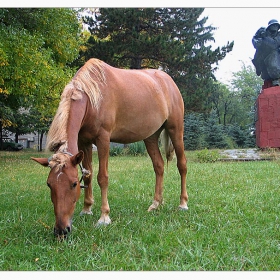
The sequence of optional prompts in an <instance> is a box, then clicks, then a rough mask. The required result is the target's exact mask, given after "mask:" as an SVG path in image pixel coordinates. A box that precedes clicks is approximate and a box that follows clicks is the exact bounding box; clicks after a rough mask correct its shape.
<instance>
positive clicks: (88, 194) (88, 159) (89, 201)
mask: <svg viewBox="0 0 280 280" xmlns="http://www.w3.org/2000/svg"><path fill="white" fill-rule="evenodd" d="M83 150H84V159H83V168H85V169H86V170H88V171H89V172H90V174H89V175H88V176H87V175H85V176H83V181H84V187H85V197H84V207H83V210H82V211H81V213H80V215H84V214H89V215H92V212H91V207H92V205H93V203H94V199H93V195H92V176H93V174H92V145H91V144H90V145H88V146H87V148H84V149H83Z"/></svg>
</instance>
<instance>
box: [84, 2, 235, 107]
mask: <svg viewBox="0 0 280 280" xmlns="http://www.w3.org/2000/svg"><path fill="white" fill-rule="evenodd" d="M203 10H204V9H203V8H155V9H153V8H144V9H143V8H142V9H140V8H106V9H105V8H104V9H100V10H99V11H98V12H96V13H95V15H94V17H86V18H85V23H86V24H88V26H89V30H90V32H91V34H92V36H91V37H90V38H89V40H88V43H87V45H86V47H87V48H86V51H85V52H84V53H82V54H81V55H82V56H84V60H87V59H89V58H91V57H97V58H99V59H102V60H104V61H105V62H107V63H109V64H111V65H113V66H116V67H122V68H131V69H140V68H159V67H160V68H161V69H163V70H164V71H166V72H167V73H168V74H170V76H171V77H172V78H173V79H174V81H175V82H176V84H177V85H178V87H179V88H180V91H181V93H182V95H183V98H184V101H185V108H186V111H199V110H203V109H205V108H204V107H203V106H204V100H205V99H206V97H207V96H208V94H209V91H210V89H211V87H212V83H213V79H214V75H213V73H212V72H213V71H214V69H212V65H213V64H214V63H218V62H219V61H220V60H222V59H223V58H224V57H225V56H226V54H227V53H228V52H230V51H231V50H232V47H233V42H232V43H228V44H227V45H226V46H223V47H221V48H220V47H218V48H217V49H215V50H212V49H211V45H209V46H206V43H209V42H211V41H214V38H213V33H212V32H213V31H214V30H215V29H216V28H215V27H212V26H205V24H206V21H207V17H204V18H202V19H199V17H200V15H201V14H202V12H203Z"/></svg>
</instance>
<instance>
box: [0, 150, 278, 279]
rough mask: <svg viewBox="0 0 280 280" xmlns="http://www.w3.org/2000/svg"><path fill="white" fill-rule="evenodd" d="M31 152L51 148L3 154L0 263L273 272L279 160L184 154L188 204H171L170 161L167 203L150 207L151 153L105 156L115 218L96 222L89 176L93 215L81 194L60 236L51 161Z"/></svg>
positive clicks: (10, 267)
mask: <svg viewBox="0 0 280 280" xmlns="http://www.w3.org/2000/svg"><path fill="white" fill-rule="evenodd" d="M193 153H195V152H193ZM31 156H33V157H41V156H45V157H49V156H50V154H42V153H34V152H33V153H24V152H19V153H16V154H13V153H8V152H0V185H1V195H2V198H3V199H2V200H1V205H0V211H1V216H0V223H1V227H0V244H1V254H0V267H1V271H121V270H122V271H278V270H279V267H280V259H279V239H280V235H279V226H280V223H279V176H278V170H279V161H278V160H276V161H252V162H238V163H232V162H215V163H198V162H195V161H192V160H191V158H193V157H194V156H193V155H192V152H188V153H187V156H188V158H189V161H188V167H189V169H188V170H189V172H188V193H189V210H188V211H186V212H184V211H179V210H177V207H178V204H179V196H180V191H179V189H180V187H179V184H180V178H179V175H178V172H177V168H176V161H173V162H171V163H170V164H169V166H168V172H166V173H165V180H164V184H165V190H164V199H165V204H164V205H163V206H162V207H161V208H160V209H159V210H158V211H155V212H149V213H148V212H147V208H148V206H149V205H150V203H151V202H152V200H153V193H154V172H153V168H152V165H151V162H150V159H149V158H147V157H137V158H136V157H128V156H126V157H113V158H110V161H109V178H110V179H109V182H110V187H109V203H110V207H111V218H112V224H111V225H109V226H107V227H96V226H95V223H96V221H97V220H98V218H99V215H100V204H101V199H100V190H99V188H98V187H97V184H96V182H95V181H96V180H94V187H93V194H94V196H95V205H94V207H93V209H92V211H93V215H92V216H79V212H80V211H81V209H82V207H83V194H82V196H81V198H80V200H79V201H77V206H76V211H75V214H74V217H73V232H72V234H71V235H70V236H69V238H68V240H66V241H65V242H57V241H56V240H55V239H54V237H53V230H52V229H53V224H54V213H53V207H52V203H51V199H50V194H49V190H48V188H47V186H46V178H47V176H48V173H49V169H48V168H44V167H41V166H39V165H38V166H37V165H36V163H34V162H33V161H31V160H30V157H31ZM96 157H97V155H96V153H94V155H93V162H94V163H95V162H97V158H96ZM93 168H94V174H96V172H97V170H98V166H97V165H96V164H93ZM260 170H261V171H262V172H260ZM27 174H28V175H27ZM260 198H261V199H260ZM264 202H265V203H264ZM197 273H198V276H199V272H197Z"/></svg>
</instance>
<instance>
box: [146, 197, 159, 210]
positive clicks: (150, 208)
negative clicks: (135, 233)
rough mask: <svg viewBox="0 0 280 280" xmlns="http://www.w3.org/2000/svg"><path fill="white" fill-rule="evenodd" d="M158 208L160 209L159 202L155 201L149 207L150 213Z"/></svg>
mask: <svg viewBox="0 0 280 280" xmlns="http://www.w3.org/2000/svg"><path fill="white" fill-rule="evenodd" d="M158 207H159V202H158V201H155V200H154V201H153V204H152V205H151V206H150V207H149V209H148V212H151V211H153V210H156V209H158Z"/></svg>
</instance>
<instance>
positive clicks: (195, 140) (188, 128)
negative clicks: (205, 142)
mask: <svg viewBox="0 0 280 280" xmlns="http://www.w3.org/2000/svg"><path fill="white" fill-rule="evenodd" d="M203 126H204V122H203V119H202V116H201V114H197V113H190V114H187V115H186V116H185V120H184V130H185V133H184V146H185V149H186V150H197V149H200V148H201V147H202V134H203Z"/></svg>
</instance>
